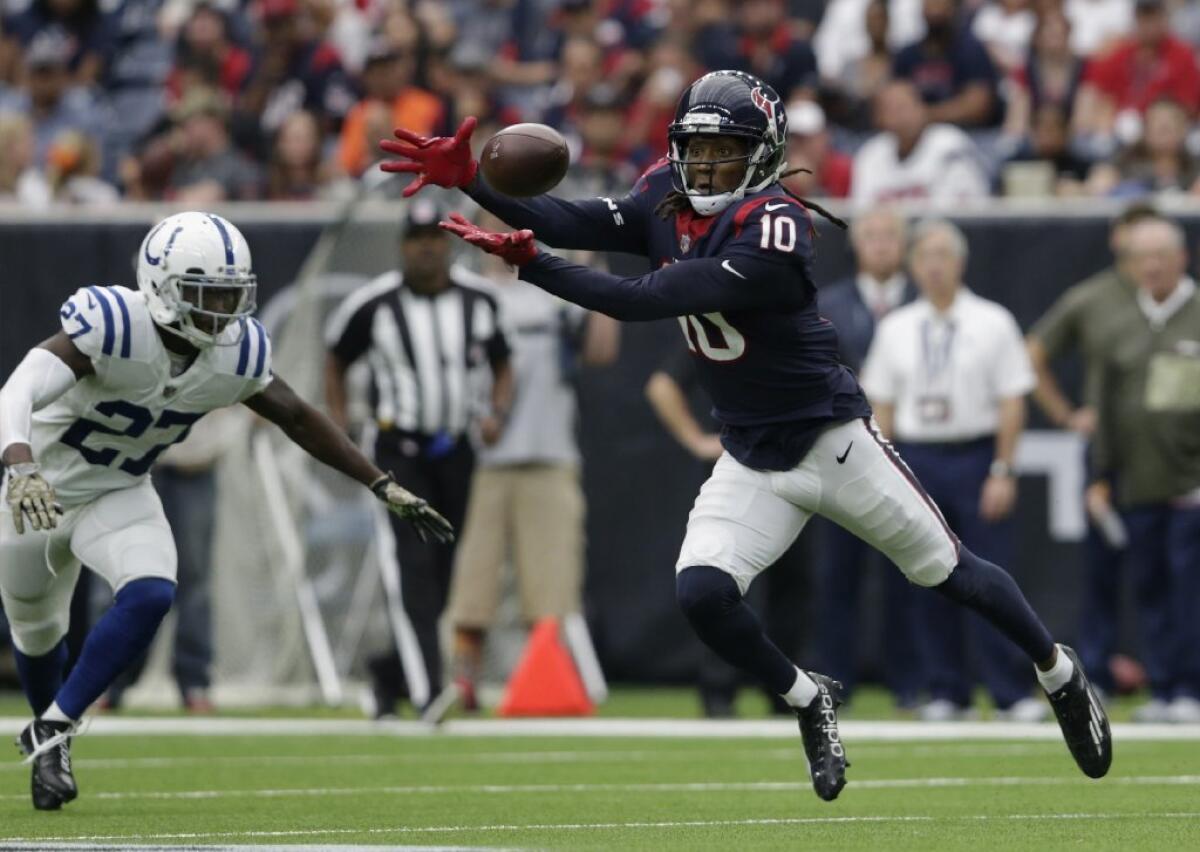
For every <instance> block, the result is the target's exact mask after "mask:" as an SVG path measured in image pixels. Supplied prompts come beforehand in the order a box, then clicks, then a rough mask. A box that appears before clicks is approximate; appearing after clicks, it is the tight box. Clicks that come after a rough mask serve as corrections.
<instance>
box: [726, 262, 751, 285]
mask: <svg viewBox="0 0 1200 852" xmlns="http://www.w3.org/2000/svg"><path fill="white" fill-rule="evenodd" d="M721 268H722V269H724V270H725V271H726V272H732V273H733V274H734V275H736V276H737V277H738V278H741V279H742V280H743V281H746V280H748V279H747V278H746V276H745V275H743V274H742V273H740V272H738V271H737V270H736V269H734V268H733V264H731V263H730V262H729V261H728V260H722V261H721Z"/></svg>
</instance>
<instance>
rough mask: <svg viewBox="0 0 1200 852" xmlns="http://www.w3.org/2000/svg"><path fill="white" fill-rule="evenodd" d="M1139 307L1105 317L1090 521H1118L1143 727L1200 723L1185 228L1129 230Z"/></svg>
mask: <svg viewBox="0 0 1200 852" xmlns="http://www.w3.org/2000/svg"><path fill="white" fill-rule="evenodd" d="M1129 270H1130V274H1131V276H1132V278H1133V281H1134V284H1135V285H1136V288H1137V290H1136V296H1135V298H1134V299H1132V300H1129V301H1126V302H1124V303H1123V304H1122V305H1121V307H1120V309H1119V310H1116V309H1114V310H1113V311H1112V312H1110V313H1109V314H1108V315H1107V317H1106V321H1107V327H1108V328H1109V329H1110V336H1109V337H1108V338H1107V340H1108V343H1107V345H1106V346H1105V348H1104V350H1103V354H1102V356H1101V359H1102V360H1101V364H1100V371H1101V372H1100V378H1099V381H1098V382H1097V387H1098V388H1099V396H1098V399H1097V409H1098V411H1099V417H1098V418H1097V425H1096V433H1095V436H1094V439H1093V441H1092V461H1093V466H1092V484H1091V485H1089V487H1088V491H1087V505H1088V509H1089V511H1091V513H1092V514H1093V516H1101V515H1103V514H1108V513H1111V511H1112V507H1113V506H1115V507H1116V508H1117V509H1118V510H1120V512H1121V516H1122V518H1123V520H1124V526H1125V529H1126V530H1127V531H1128V536H1129V550H1128V555H1127V559H1128V561H1129V566H1130V568H1131V570H1132V572H1133V576H1134V583H1135V586H1136V589H1137V592H1136V594H1137V599H1138V602H1139V605H1140V609H1141V612H1140V616H1141V617H1140V618H1139V624H1140V627H1141V631H1142V649H1143V659H1144V662H1145V664H1146V674H1147V677H1148V678H1149V681H1150V693H1151V700H1150V701H1149V703H1147V704H1146V705H1144V706H1142V707H1140V708H1138V710H1137V711H1135V715H1134V718H1135V720H1137V721H1145V722H1164V721H1173V722H1187V723H1196V722H1200V571H1197V570H1196V566H1197V565H1198V564H1200V499H1198V498H1197V495H1200V451H1198V450H1197V444H1196V435H1197V434H1200V393H1197V390H1198V389H1200V352H1198V351H1197V343H1196V341H1198V340H1200V298H1198V297H1197V295H1196V284H1195V282H1194V281H1192V279H1191V278H1190V277H1188V275H1187V249H1186V248H1185V242H1184V234H1183V229H1182V228H1180V227H1179V226H1178V225H1176V224H1175V223H1174V222H1170V221H1167V220H1164V219H1161V218H1154V219H1146V220H1143V221H1141V222H1138V223H1137V224H1135V225H1133V226H1132V229H1131V231H1130V234H1129Z"/></svg>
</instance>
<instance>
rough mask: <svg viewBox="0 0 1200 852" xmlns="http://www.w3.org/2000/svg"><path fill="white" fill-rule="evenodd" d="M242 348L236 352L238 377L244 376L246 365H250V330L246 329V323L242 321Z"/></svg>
mask: <svg viewBox="0 0 1200 852" xmlns="http://www.w3.org/2000/svg"><path fill="white" fill-rule="evenodd" d="M241 323H242V347H241V349H240V351H239V352H238V362H237V374H238V375H239V376H244V375H246V365H247V364H248V363H250V329H249V328H247V327H246V321H245V320H242V321H241Z"/></svg>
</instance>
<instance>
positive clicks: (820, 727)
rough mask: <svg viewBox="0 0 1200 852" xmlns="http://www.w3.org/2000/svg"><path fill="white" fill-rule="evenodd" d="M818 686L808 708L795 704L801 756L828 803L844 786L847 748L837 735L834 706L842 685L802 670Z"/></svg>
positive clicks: (848, 763) (840, 694) (835, 708)
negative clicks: (801, 749)
mask: <svg viewBox="0 0 1200 852" xmlns="http://www.w3.org/2000/svg"><path fill="white" fill-rule="evenodd" d="M805 674H807V675H808V676H809V677H810V678H812V680H813V682H814V683H815V684H816V685H817V697H816V698H814V699H813V700H812V703H810V704H809V705H808V706H807V707H797V708H795V710H796V718H797V719H799V720H800V737H801V738H802V739H803V740H804V755H805V757H807V758H808V771H809V774H810V775H811V776H812V783H813V789H814V790H816V792H817V795H818V796H820V797H821V798H822V799H824V800H825V801H827V802H832V801H833V800H834V799H836V798H837V797H838V794H839V793H841V792H842V788H843V787H845V786H846V767H848V766H849V765H850V761H848V760H846V749H845V748H844V747H843V746H842V738H841V736H840V735H839V734H838V721H837V709H838V707H840V706H841V704H842V685H841V684H840V683H839V682H838V681H836V680H834V679H833V678H830V677H826V676H825V675H823V674H817V673H816V672H805Z"/></svg>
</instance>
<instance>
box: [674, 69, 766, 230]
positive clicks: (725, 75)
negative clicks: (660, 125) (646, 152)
mask: <svg viewBox="0 0 1200 852" xmlns="http://www.w3.org/2000/svg"><path fill="white" fill-rule="evenodd" d="M695 134H708V135H714V136H715V135H720V136H736V137H738V138H741V139H745V140H746V151H747V153H746V155H745V157H739V158H738V159H744V160H745V161H746V174H745V176H744V177H743V178H742V182H741V185H740V186H738V188H737V189H735V190H734V191H732V192H724V193H718V194H715V195H704V194H701V193H699V192H696V191H695V190H693V189H692V188H691V187H690V186H689V184H688V177H687V167H688V165H689V161H688V160H687V158H686V153H687V145H688V139H689V138H690V137H691V136H693V135H695ZM667 138H668V140H669V151H668V154H667V159H668V160H669V161H670V163H671V169H672V181H673V183H674V185H675V189H677V190H678V191H680V192H682V193H684V194H686V195H687V197H688V200H689V201H690V202H691V205H692V208H693V209H694V210H695V211H696V212H697V213H700V214H701V215H704V216H711V215H713V214H715V213H719V212H720V211H722V210H724V209H725V208H726V207H728V206H729V205H730V204H732V203H733V202H735V201H740V200H741V199H742V198H743V197H745V195H746V193H749V192H758V191H759V190H761V189H765V188H766V187H768V186H770V185H771V184H773V183H774V182H775V181H777V180H778V179H779V175H780V173H781V172H782V171H783V168H784V165H785V163H784V154H785V151H786V142H787V114H786V112H785V111H784V108H783V104H782V103H781V102H780V100H779V95H777V94H775V90H774V89H772V88H771V87H770V86H768V85H767V84H766V83H764V82H763V81H762V80H760V79H758V78H757V77H755V76H754V75H753V74H747V73H745V72H743V71H713V72H711V73H709V74H705V75H704V76H703V77H701V78H700V79H699V80H697V81H696V82H694V83H692V85H690V86H688V87H687V89H686V90H685V91H684V93H683V95H681V96H680V98H679V106H677V107H676V108H675V120H674V121H673V122H671V125H670V127H669V128H668V129H667ZM704 162H711V163H713V164H714V165H715V164H716V163H718V162H727V161H726V160H709V161H704ZM692 164H693V165H694V162H693V163H692Z"/></svg>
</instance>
